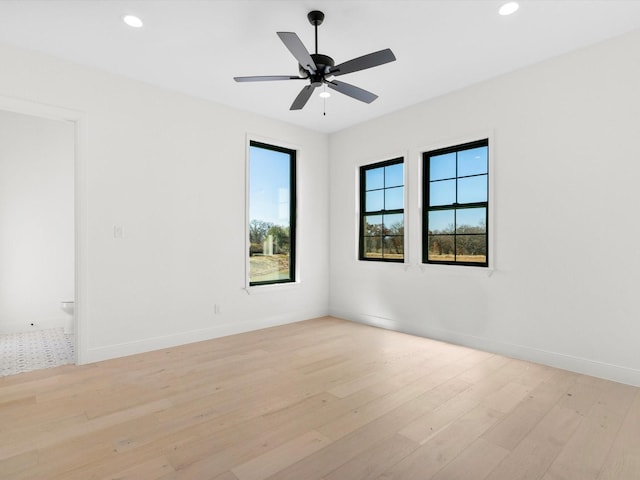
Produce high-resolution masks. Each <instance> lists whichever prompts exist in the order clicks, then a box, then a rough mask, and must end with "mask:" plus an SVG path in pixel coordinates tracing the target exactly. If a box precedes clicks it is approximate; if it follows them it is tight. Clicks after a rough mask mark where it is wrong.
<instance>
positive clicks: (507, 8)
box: [498, 2, 520, 16]
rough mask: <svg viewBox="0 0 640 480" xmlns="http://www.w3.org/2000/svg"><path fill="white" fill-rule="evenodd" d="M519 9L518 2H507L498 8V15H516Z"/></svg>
mask: <svg viewBox="0 0 640 480" xmlns="http://www.w3.org/2000/svg"><path fill="white" fill-rule="evenodd" d="M519 8H520V5H518V2H508V3H505V4H504V5H502V6H501V7H500V10H498V13H499V14H500V15H502V16H506V15H511V14H513V13H516V12H517V11H518V9H519Z"/></svg>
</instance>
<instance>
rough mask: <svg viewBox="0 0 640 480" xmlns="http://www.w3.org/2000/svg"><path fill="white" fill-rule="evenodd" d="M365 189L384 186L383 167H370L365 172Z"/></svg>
mask: <svg viewBox="0 0 640 480" xmlns="http://www.w3.org/2000/svg"><path fill="white" fill-rule="evenodd" d="M365 176H366V177H365V182H366V186H365V189H366V190H377V189H379V188H384V168H372V169H370V170H367V171H366V173H365Z"/></svg>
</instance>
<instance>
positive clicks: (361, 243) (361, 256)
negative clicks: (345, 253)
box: [358, 157, 406, 263]
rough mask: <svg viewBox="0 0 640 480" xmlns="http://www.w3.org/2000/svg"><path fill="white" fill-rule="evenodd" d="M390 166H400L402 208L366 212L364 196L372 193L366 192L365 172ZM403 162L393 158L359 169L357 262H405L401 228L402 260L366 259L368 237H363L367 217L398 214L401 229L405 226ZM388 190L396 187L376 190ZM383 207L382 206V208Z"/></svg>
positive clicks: (382, 243) (402, 158) (382, 244)
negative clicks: (400, 217)
mask: <svg viewBox="0 0 640 480" xmlns="http://www.w3.org/2000/svg"><path fill="white" fill-rule="evenodd" d="M392 165H402V188H403V191H402V208H401V209H391V210H386V209H384V208H383V209H382V210H375V211H366V210H365V208H366V194H367V191H373V190H366V174H367V171H369V170H375V169H378V168H384V167H389V166H392ZM405 178H406V177H405V162H404V157H396V158H393V159H391V160H384V161H382V162H377V163H372V164H368V165H363V166H361V167H360V170H359V188H360V190H359V200H360V210H359V212H360V214H359V222H360V226H359V232H358V260H362V261H366V262H390V263H404V262H405V234H404V228H403V233H402V258H385V257H384V256H382V257H381V258H375V257H366V256H365V238H367V237H368V236H367V235H365V217H366V216H369V215H393V214H398V213H401V214H402V222H403V227H404V225H405V224H406V216H405V194H404V192H405V188H406V185H405ZM388 188H397V186H394V187H386V186H384V185H383V188H382V189H377V190H387V189H388ZM383 207H384V206H383ZM385 236H389V235H385V234H384V231H382V232H381V235H380V237H381V246H382V248H383V255H384V237H385ZM393 236H399V235H393Z"/></svg>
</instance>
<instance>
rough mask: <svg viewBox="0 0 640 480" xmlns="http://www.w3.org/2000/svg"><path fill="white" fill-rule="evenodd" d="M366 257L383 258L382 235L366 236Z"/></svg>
mask: <svg viewBox="0 0 640 480" xmlns="http://www.w3.org/2000/svg"><path fill="white" fill-rule="evenodd" d="M364 257H365V258H382V237H365V238H364Z"/></svg>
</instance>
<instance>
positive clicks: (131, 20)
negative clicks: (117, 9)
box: [122, 15, 143, 28]
mask: <svg viewBox="0 0 640 480" xmlns="http://www.w3.org/2000/svg"><path fill="white" fill-rule="evenodd" d="M122 21H123V22H124V23H126V24H127V25H129V26H130V27H133V28H141V27H142V25H143V23H142V20H140V18H139V17H136V16H135V15H125V16H124V17H122Z"/></svg>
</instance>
